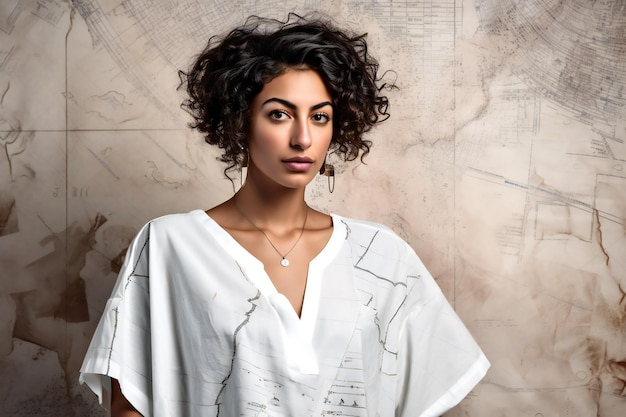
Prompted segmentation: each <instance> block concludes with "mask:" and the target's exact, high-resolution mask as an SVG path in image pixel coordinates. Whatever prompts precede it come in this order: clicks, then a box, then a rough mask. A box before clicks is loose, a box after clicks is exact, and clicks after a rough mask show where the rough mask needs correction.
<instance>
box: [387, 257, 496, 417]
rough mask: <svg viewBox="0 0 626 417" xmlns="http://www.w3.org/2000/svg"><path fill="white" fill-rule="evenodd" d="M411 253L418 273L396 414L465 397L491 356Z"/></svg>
mask: <svg viewBox="0 0 626 417" xmlns="http://www.w3.org/2000/svg"><path fill="white" fill-rule="evenodd" d="M411 252H412V250H411ZM410 258H413V259H414V260H413V261H412V262H411V263H410V264H411V265H412V266H411V268H413V269H414V270H413V271H412V272H410V274H409V275H411V276H414V277H418V279H417V281H416V282H417V284H416V285H415V286H414V287H413V288H412V289H411V290H410V291H409V293H408V295H407V303H408V306H409V309H408V313H407V314H406V316H405V318H404V322H403V324H402V326H401V330H400V335H399V345H398V386H397V390H396V395H397V397H396V404H397V406H396V416H397V417H409V416H411V417H416V416H419V417H436V416H440V415H442V414H443V413H445V412H446V411H448V410H450V409H451V408H452V407H454V406H455V405H457V404H458V403H459V402H460V401H461V400H462V399H463V398H465V396H466V395H467V394H468V393H469V392H470V391H471V390H472V388H473V387H474V386H475V385H476V384H477V383H478V382H479V381H480V380H481V379H482V378H483V377H484V376H485V374H486V372H487V369H488V368H489V361H488V360H487V358H486V357H485V355H484V354H483V352H482V351H481V349H480V348H479V346H478V345H477V343H476V342H475V341H474V339H473V338H472V336H471V334H470V333H469V331H468V330H467V328H466V327H465V325H464V324H463V322H462V321H461V319H460V318H459V317H458V316H457V314H456V313H455V312H454V310H453V308H452V306H451V305H450V304H449V303H448V301H447V300H446V298H445V297H444V295H443V293H442V292H441V290H440V288H439V286H438V285H437V283H436V282H435V280H434V279H433V278H432V276H431V275H430V274H429V273H428V271H427V270H426V268H425V267H424V265H423V264H422V263H421V261H420V260H419V258H417V255H415V254H414V252H412V253H411V256H410ZM416 291H417V292H419V294H411V292H416ZM413 298H415V299H418V298H419V302H414V303H413V305H411V304H412V301H411V300H412V299H413Z"/></svg>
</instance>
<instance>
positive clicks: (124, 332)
mask: <svg viewBox="0 0 626 417" xmlns="http://www.w3.org/2000/svg"><path fill="white" fill-rule="evenodd" d="M149 230H150V226H149V224H148V225H146V226H144V228H143V229H142V230H141V231H140V232H139V233H138V234H137V236H136V237H135V239H134V240H133V242H132V243H131V245H130V246H129V248H128V251H127V253H126V257H125V260H124V264H123V266H122V269H121V270H120V273H119V275H118V278H117V281H116V283H115V286H114V288H113V292H112V294H111V297H110V298H109V300H108V301H107V303H106V306H105V309H104V311H103V313H102V317H101V319H100V322H99V324H98V326H97V328H96V331H95V333H94V335H93V338H92V340H91V344H90V345H89V348H88V350H87V353H86V355H85V359H84V361H83V364H82V367H81V370H80V379H79V381H80V383H85V384H87V386H88V387H89V388H90V389H91V390H92V391H93V392H94V393H95V394H96V395H98V399H99V401H100V404H101V405H102V406H103V407H104V408H106V409H107V410H110V408H111V378H115V379H117V380H118V381H119V383H120V387H121V389H122V392H123V394H124V396H125V397H126V398H127V399H128V400H129V401H130V403H131V404H133V406H134V407H135V408H136V409H137V410H138V411H139V412H140V413H141V414H142V415H143V416H150V415H151V411H150V404H151V401H150V395H151V362H152V360H151V352H150V351H151V349H150V346H151V343H150V300H149V286H148V282H149V268H148V265H149V242H150V239H149Z"/></svg>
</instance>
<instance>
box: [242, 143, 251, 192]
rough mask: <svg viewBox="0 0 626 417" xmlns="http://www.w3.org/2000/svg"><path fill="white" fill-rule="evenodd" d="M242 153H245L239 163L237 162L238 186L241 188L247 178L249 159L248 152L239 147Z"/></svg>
mask: <svg viewBox="0 0 626 417" xmlns="http://www.w3.org/2000/svg"><path fill="white" fill-rule="evenodd" d="M240 149H241V151H242V152H245V154H244V155H243V157H242V158H241V161H239V184H240V185H241V186H242V187H243V185H244V184H245V183H246V177H247V176H248V159H249V158H250V156H249V153H248V150H247V149H244V147H243V146H241V147H240Z"/></svg>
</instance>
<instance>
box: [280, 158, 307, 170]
mask: <svg viewBox="0 0 626 417" xmlns="http://www.w3.org/2000/svg"><path fill="white" fill-rule="evenodd" d="M283 164H285V166H286V167H287V169H288V170H289V171H292V172H304V171H308V170H309V168H311V166H312V165H313V160H311V159H310V158H290V159H285V160H283Z"/></svg>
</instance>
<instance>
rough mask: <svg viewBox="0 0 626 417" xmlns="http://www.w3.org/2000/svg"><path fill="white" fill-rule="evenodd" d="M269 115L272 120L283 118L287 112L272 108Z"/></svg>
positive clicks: (286, 115)
mask: <svg viewBox="0 0 626 417" xmlns="http://www.w3.org/2000/svg"><path fill="white" fill-rule="evenodd" d="M269 117H270V119H272V120H285V119H286V118H287V117H288V114H287V113H285V112H284V111H283V110H273V111H271V112H270V114H269Z"/></svg>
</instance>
